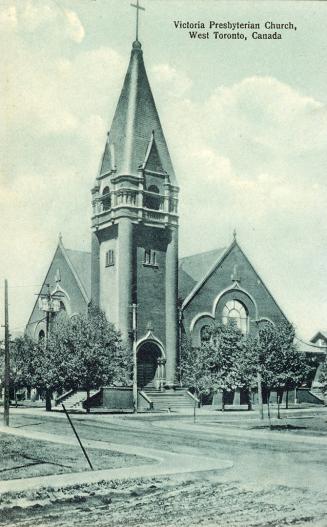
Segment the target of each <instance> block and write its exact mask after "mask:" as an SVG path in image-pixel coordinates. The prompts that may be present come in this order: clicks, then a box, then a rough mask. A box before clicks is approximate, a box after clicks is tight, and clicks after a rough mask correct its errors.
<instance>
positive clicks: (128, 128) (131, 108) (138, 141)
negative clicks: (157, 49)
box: [99, 41, 176, 184]
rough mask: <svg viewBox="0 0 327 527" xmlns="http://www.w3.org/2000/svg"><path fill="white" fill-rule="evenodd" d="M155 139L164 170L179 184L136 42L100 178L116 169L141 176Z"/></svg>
mask: <svg viewBox="0 0 327 527" xmlns="http://www.w3.org/2000/svg"><path fill="white" fill-rule="evenodd" d="M153 136H154V137H155V142H156V147H157V157H158V159H160V164H161V165H162V170H163V171H165V172H167V174H168V175H169V176H170V182H171V183H172V184H176V180H175V173H174V169H173V166H172V163H171V159H170V155H169V152H168V148H167V144H166V140H165V137H164V134H163V130H162V127H161V123H160V119H159V115H158V112H157V108H156V105H155V102H154V98H153V95H152V91H151V88H150V84H149V81H148V77H147V74H146V70H145V66H144V62H143V52H142V49H141V44H140V43H139V42H138V41H135V42H134V43H133V48H132V52H131V58H130V62H129V66H128V70H127V73H126V77H125V81H124V84H123V88H122V91H121V94H120V97H119V100H118V104H117V108H116V111H115V115H114V118H113V121H112V125H111V129H110V132H109V134H108V140H107V143H106V147H105V151H104V155H103V159H102V163H101V167H100V173H99V175H102V174H105V173H108V172H110V171H111V170H113V169H116V170H117V172H116V174H117V175H120V174H122V175H137V173H138V169H139V167H140V166H141V165H143V163H144V161H145V156H146V153H147V150H148V146H149V143H150V141H151V137H153Z"/></svg>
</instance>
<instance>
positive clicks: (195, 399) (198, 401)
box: [186, 390, 200, 405]
mask: <svg viewBox="0 0 327 527" xmlns="http://www.w3.org/2000/svg"><path fill="white" fill-rule="evenodd" d="M186 393H187V395H188V396H189V397H191V399H193V401H194V402H195V403H197V404H198V405H199V404H200V399H198V398H197V397H196V395H194V394H193V393H191V392H189V391H188V390H187V392H186Z"/></svg>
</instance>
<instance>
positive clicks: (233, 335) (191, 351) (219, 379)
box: [181, 324, 242, 409]
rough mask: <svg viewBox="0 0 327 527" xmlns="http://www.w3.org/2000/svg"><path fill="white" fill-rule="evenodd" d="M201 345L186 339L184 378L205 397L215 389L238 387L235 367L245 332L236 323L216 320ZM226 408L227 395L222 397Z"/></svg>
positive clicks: (182, 362)
mask: <svg viewBox="0 0 327 527" xmlns="http://www.w3.org/2000/svg"><path fill="white" fill-rule="evenodd" d="M203 337H204V339H203V340H202V342H201V345H200V346H199V347H192V345H191V342H190V341H189V340H187V339H184V341H183V344H182V353H181V380H182V382H183V384H184V385H186V386H189V387H192V388H193V389H194V390H195V393H196V394H197V396H198V397H199V398H200V399H201V398H202V396H203V395H207V394H209V393H211V392H213V391H218V390H222V391H224V390H227V391H232V390H234V389H235V388H236V387H237V383H236V374H235V370H234V369H233V366H234V363H235V357H236V356H237V354H238V353H239V347H240V346H241V341H242V333H241V332H240V330H239V329H238V328H237V326H236V325H234V324H228V325H224V324H212V325H211V326H209V327H208V328H207V331H206V332H205V334H203ZM222 409H224V397H222Z"/></svg>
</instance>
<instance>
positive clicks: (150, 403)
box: [138, 390, 153, 410]
mask: <svg viewBox="0 0 327 527" xmlns="http://www.w3.org/2000/svg"><path fill="white" fill-rule="evenodd" d="M138 393H139V394H140V395H141V397H143V399H145V400H146V402H147V403H148V404H149V406H150V410H153V401H152V400H151V399H150V397H149V396H148V395H147V394H146V393H145V392H143V390H139V391H138Z"/></svg>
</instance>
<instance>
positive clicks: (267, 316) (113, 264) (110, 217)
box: [27, 39, 287, 393]
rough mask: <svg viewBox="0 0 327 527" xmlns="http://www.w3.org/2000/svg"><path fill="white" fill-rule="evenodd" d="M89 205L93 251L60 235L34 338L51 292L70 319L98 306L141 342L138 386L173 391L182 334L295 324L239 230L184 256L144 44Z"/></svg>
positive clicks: (174, 184) (196, 336)
mask: <svg viewBox="0 0 327 527" xmlns="http://www.w3.org/2000/svg"><path fill="white" fill-rule="evenodd" d="M91 199H92V218H91V251H90V252H83V251H76V250H71V249H68V248H66V247H65V246H64V243H63V240H62V238H61V236H60V238H59V242H58V246H57V249H56V251H55V254H54V256H53V259H52V262H51V263H50V266H49V269H48V272H47V273H46V276H45V279H44V283H43V286H42V288H41V291H40V294H39V298H38V299H37V301H36V303H35V306H34V308H33V310H32V313H31V316H30V319H29V321H28V324H27V333H28V334H29V335H30V336H31V337H32V338H33V339H35V340H40V339H42V338H43V337H44V336H45V335H46V332H47V327H46V322H45V320H44V307H43V305H42V302H43V301H44V298H45V297H46V295H49V297H51V298H53V299H55V300H56V306H57V307H56V309H58V310H59V309H63V310H65V311H66V313H67V315H68V316H73V315H74V314H77V313H84V312H86V311H87V306H88V304H89V302H90V301H91V300H92V301H93V302H94V303H95V304H97V305H98V306H99V307H100V308H101V309H102V310H103V311H104V312H105V314H106V316H107V319H108V320H109V321H110V322H112V323H114V325H115V326H116V328H117V329H119V330H120V332H121V334H122V337H123V339H124V341H125V342H126V343H127V345H128V346H129V348H130V349H131V353H132V347H133V344H134V346H136V354H137V383H138V387H139V389H140V390H144V391H146V390H147V389H148V390H149V393H150V391H151V390H152V392H151V393H153V392H154V391H156V390H157V391H161V392H162V391H166V393H168V392H170V391H172V390H176V389H177V387H178V386H179V379H178V374H177V372H178V362H179V349H180V348H179V341H180V336H181V334H182V333H185V334H186V335H188V336H189V337H190V338H191V339H192V342H193V344H194V345H199V344H200V342H201V338H202V334H203V332H204V329H205V328H206V326H207V325H208V324H210V323H212V322H213V321H218V322H222V323H224V324H227V323H228V321H229V320H230V319H233V320H234V322H235V323H236V324H237V325H238V327H239V328H240V329H241V331H242V332H243V333H244V334H247V333H249V332H253V331H256V330H257V328H258V325H260V324H262V323H271V324H275V323H278V322H281V321H285V320H287V319H286V315H285V314H284V313H283V311H282V310H281V308H280V307H279V306H278V303H277V301H276V300H275V299H274V297H273V295H272V294H271V293H270V291H269V289H268V288H267V286H266V285H265V284H264V282H263V281H262V279H261V277H260V276H259V275H258V273H257V272H256V270H255V267H254V265H253V264H252V263H251V262H250V261H249V259H248V258H247V256H246V253H245V252H244V251H243V249H242V248H241V246H240V244H239V242H238V240H237V236H236V232H235V233H234V236H233V239H232V240H231V243H230V245H229V246H228V247H225V248H218V249H213V250H212V251H209V252H205V253H201V254H194V255H191V256H187V257H184V258H180V259H179V257H178V228H179V217H178V204H179V186H178V179H177V176H176V174H175V172H174V167H173V164H172V160H171V158H170V154H169V149H168V146H167V142H166V138H165V135H164V131H163V129H162V126H161V123H160V118H159V115H158V111H157V108H156V104H155V101H154V97H153V94H152V91H151V87H150V84H149V80H148V77H147V73H146V69H145V65H144V60H143V51H142V46H141V43H140V42H139V40H138V39H136V40H135V41H134V42H133V45H132V50H131V56H130V61H129V66H128V70H127V73H126V76H125V80H124V83H123V87H122V90H121V94H120V97H119V100H118V103H117V106H116V110H115V113H114V116H113V120H112V124H111V128H110V130H109V132H108V135H107V141H106V144H105V147H104V152H103V156H102V159H101V162H100V168H99V171H98V173H97V175H96V178H95V181H94V184H93V188H92V190H91ZM133 330H134V332H133ZM135 334H136V342H134V343H133V336H135Z"/></svg>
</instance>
